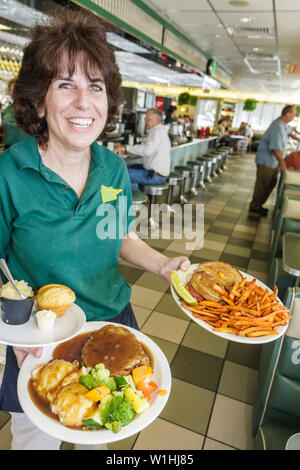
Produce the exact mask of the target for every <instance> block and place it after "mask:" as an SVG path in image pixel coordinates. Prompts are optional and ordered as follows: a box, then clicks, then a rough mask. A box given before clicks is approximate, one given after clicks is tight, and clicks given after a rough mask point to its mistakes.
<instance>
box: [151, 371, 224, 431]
mask: <svg viewBox="0 0 300 470" xmlns="http://www.w3.org/2000/svg"><path fill="white" fill-rule="evenodd" d="M214 397H215V394H214V393H213V392H211V391H210V390H206V389H203V388H201V387H197V386H196V385H193V384H189V383H186V382H183V381H182V380H178V379H176V378H173V381H172V390H171V394H170V398H169V400H168V402H167V405H166V407H165V408H164V410H163V411H162V413H161V415H160V417H161V418H162V419H165V420H167V421H169V422H171V423H174V424H178V425H179V426H182V427H183V428H185V429H189V430H191V431H194V432H197V433H200V434H205V432H206V430H207V426H208V422H209V418H210V413H211V410H212V407H213V403H214ZM199 403H201V406H198V404H199ZM180 405H181V406H180Z"/></svg>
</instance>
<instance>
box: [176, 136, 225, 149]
mask: <svg viewBox="0 0 300 470" xmlns="http://www.w3.org/2000/svg"><path fill="white" fill-rule="evenodd" d="M217 138H218V137H217V136H212V137H206V138H205V139H193V140H192V142H186V143H185V144H179V145H174V147H172V149H171V150H173V149H176V148H182V147H187V146H189V145H195V144H201V143H202V142H209V141H210V140H216V139H217Z"/></svg>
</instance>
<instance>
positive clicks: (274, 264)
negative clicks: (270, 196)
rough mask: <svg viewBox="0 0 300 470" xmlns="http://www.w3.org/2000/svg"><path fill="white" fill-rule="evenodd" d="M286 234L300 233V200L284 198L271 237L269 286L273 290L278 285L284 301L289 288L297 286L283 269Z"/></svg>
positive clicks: (293, 277) (293, 279) (292, 277)
mask: <svg viewBox="0 0 300 470" xmlns="http://www.w3.org/2000/svg"><path fill="white" fill-rule="evenodd" d="M286 232H296V233H300V200H298V199H290V198H289V197H286V196H284V198H283V202H282V205H281V208H280V213H279V216H278V218H277V221H276V226H275V228H274V230H273V232H272V235H271V242H270V246H271V248H270V253H269V260H268V269H269V275H268V285H269V287H270V288H271V289H273V288H274V286H275V285H276V286H277V288H278V297H279V298H280V299H281V300H283V298H284V296H285V292H286V290H287V288H288V287H293V286H295V283H296V277H295V276H292V275H291V274H288V273H286V272H285V271H284V269H283V263H282V237H283V235H284V234H285V233H286Z"/></svg>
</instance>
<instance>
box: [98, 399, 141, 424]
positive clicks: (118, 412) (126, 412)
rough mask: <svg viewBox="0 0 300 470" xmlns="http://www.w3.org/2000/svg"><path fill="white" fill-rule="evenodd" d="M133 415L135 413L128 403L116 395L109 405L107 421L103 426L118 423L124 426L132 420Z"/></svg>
mask: <svg viewBox="0 0 300 470" xmlns="http://www.w3.org/2000/svg"><path fill="white" fill-rule="evenodd" d="M134 415H135V411H134V409H133V407H132V404H131V403H130V401H129V400H127V399H126V398H124V397H122V396H121V395H116V396H114V397H113V399H112V400H111V402H110V404H109V409H108V413H107V421H106V422H105V423H104V424H106V423H107V422H109V423H113V422H120V423H121V424H122V426H126V425H127V424H128V423H130V421H132V420H133V418H134Z"/></svg>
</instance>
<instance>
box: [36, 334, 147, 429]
mask: <svg viewBox="0 0 300 470" xmlns="http://www.w3.org/2000/svg"><path fill="white" fill-rule="evenodd" d="M92 333H93V331H89V332H88V333H82V334H80V335H77V336H75V337H74V338H72V339H70V340H68V341H65V342H64V343H60V344H59V345H58V346H56V348H55V349H54V351H53V353H52V358H53V359H64V360H65V361H70V362H72V361H74V360H77V361H79V362H81V350H82V348H83V345H84V343H85V342H86V340H87V339H88V337H89V336H90V335H91V334H92ZM141 345H142V347H143V349H144V351H145V353H146V354H147V355H148V357H149V359H150V364H151V367H152V368H153V356H152V354H151V352H150V351H149V349H148V348H147V347H146V346H145V345H144V344H143V343H141ZM28 393H29V395H30V398H31V400H32V401H33V403H34V404H35V406H36V407H37V408H38V409H39V410H40V411H41V412H42V413H44V414H45V415H47V416H48V417H49V418H52V419H55V420H56V421H59V419H58V417H57V416H56V415H55V414H54V413H52V411H51V409H50V405H49V402H48V401H47V400H45V399H44V398H42V397H41V396H40V395H39V394H38V393H37V392H36V390H35V389H34V387H33V380H32V379H30V380H29V382H28ZM72 429H81V428H80V427H78V428H75V427H74V428H72Z"/></svg>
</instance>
